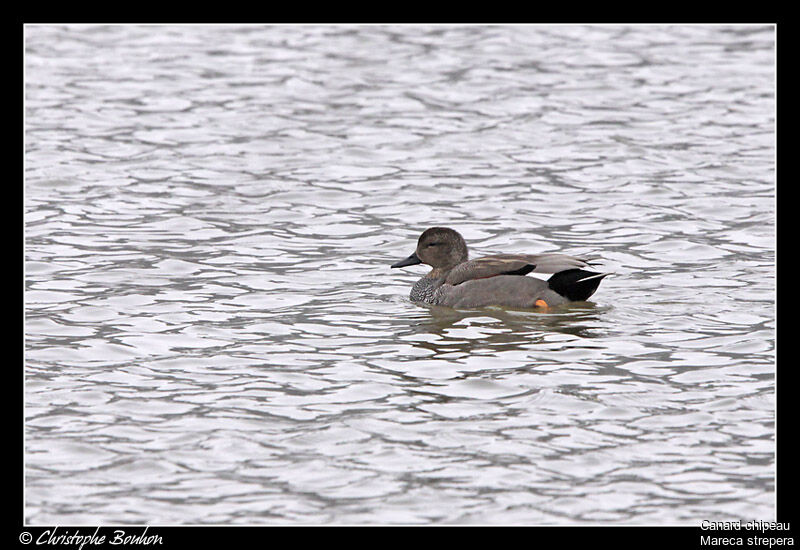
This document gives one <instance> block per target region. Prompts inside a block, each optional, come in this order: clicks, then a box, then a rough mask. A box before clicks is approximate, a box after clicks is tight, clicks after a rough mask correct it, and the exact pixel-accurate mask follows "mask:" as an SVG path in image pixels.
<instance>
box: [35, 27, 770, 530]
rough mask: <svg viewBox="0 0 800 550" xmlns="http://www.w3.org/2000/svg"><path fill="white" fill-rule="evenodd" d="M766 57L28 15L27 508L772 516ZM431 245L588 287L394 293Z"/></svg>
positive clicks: (757, 50) (604, 36)
mask: <svg viewBox="0 0 800 550" xmlns="http://www.w3.org/2000/svg"><path fill="white" fill-rule="evenodd" d="M774 40H775V37H774V30H773V28H772V27H763V26H738V27H726V26H626V27H623V26H594V27H582V26H581V27H578V26H524V25H523V26H498V27H495V26H277V27H264V26H170V27H162V26H68V27H59V26H28V27H26V31H25V46H26V56H25V79H26V81H25V101H26V119H25V123H26V129H25V142H26V154H25V179H26V181H25V260H26V268H25V281H26V292H25V307H26V317H25V338H26V366H25V368H26V378H25V380H26V386H25V390H26V393H25V401H26V408H25V417H26V424H25V428H26V454H25V462H26V464H25V466H26V487H25V506H26V508H25V518H26V522H28V523H33V524H53V523H60V524H96V523H106V524H108V523H111V524H118V523H122V524H130V523H153V524H206V523H218V524H230V523H247V524H271V523H292V524H293V523H305V524H317V523H333V524H351V523H355V524H362V523H371V524H374V523H379V524H387V523H422V524H428V523H472V524H494V523H503V524H584V523H624V524H625V523H627V524H632V523H638V524H642V523H650V524H653V523H658V524H687V525H698V522H699V521H700V520H701V519H713V520H723V519H739V518H741V519H748V520H750V519H762V520H774V519H775V508H774V496H775V495H774V491H775V485H774V467H775V454H774V443H775V437H774V425H775V403H774V391H775V371H774V336H775V332H774V329H775V294H774V292H775V276H774V261H775V252H774V240H775V225H774V224H775V195H774V177H775V171H774V155H775V148H774V131H775V118H774V77H775V68H774V53H775V52H774V48H775V42H774ZM432 225H448V226H451V227H453V228H455V229H457V230H458V231H460V232H461V233H462V234H463V235H464V236H465V238H466V239H467V242H468V243H469V245H470V247H471V250H472V252H473V256H477V255H481V254H488V253H497V252H529V253H537V252H546V251H561V252H566V253H571V254H586V253H594V254H599V255H601V256H602V257H603V258H604V259H605V263H604V265H603V270H606V271H613V272H614V273H615V274H614V276H612V277H608V278H607V279H606V280H605V281H603V283H602V285H601V286H600V288H599V290H598V291H597V293H596V294H595V295H594V297H593V298H592V303H586V304H580V305H574V306H571V307H566V308H563V309H561V310H556V311H554V312H552V313H536V312H524V311H504V310H501V309H484V310H475V311H455V310H449V309H438V308H429V307H421V306H418V305H415V304H413V303H411V302H409V300H408V292H409V290H410V288H411V285H412V284H413V282H414V281H415V280H416V279H417V278H418V277H419V276H420V275H422V273H424V269H421V266H417V267H411V268H407V269H405V270H397V269H394V270H391V269H389V264H391V263H392V262H394V261H396V260H398V259H401V258H404V257H406V256H407V255H408V254H409V253H410V252H412V251H413V248H414V246H415V243H416V239H417V237H418V235H419V233H420V232H421V231H422V230H424V229H425V228H427V227H429V226H432Z"/></svg>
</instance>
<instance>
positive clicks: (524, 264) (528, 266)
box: [445, 253, 590, 285]
mask: <svg viewBox="0 0 800 550" xmlns="http://www.w3.org/2000/svg"><path fill="white" fill-rule="evenodd" d="M589 265H590V262H589V260H588V259H583V258H577V257H575V256H568V255H566V254H558V253H549V254H496V255H494V256H484V257H482V258H477V259H475V260H469V261H466V262H464V263H461V264H459V265H457V266H456V267H454V268H453V269H452V270H451V271H450V273H448V275H447V278H446V279H445V283H446V284H449V285H457V284H460V283H463V282H464V281H469V280H472V279H485V278H486V277H494V276H496V275H527V274H528V273H559V272H561V271H566V270H567V269H580V268H582V267H587V266H589Z"/></svg>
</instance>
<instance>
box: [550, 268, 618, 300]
mask: <svg viewBox="0 0 800 550" xmlns="http://www.w3.org/2000/svg"><path fill="white" fill-rule="evenodd" d="M606 275H608V273H595V272H594V271H586V270H583V269H568V270H566V271H561V272H560V273H556V274H555V275H553V276H552V277H550V278H549V279H548V280H547V284H548V286H550V289H551V290H552V291H553V292H556V293H558V294H560V295H562V296H564V297H566V298H568V299H569V300H571V301H573V302H581V301H583V300H588V299H589V297H590V296H591V295H592V294H594V291H595V290H597V287H598V286H600V281H602V280H603V277H605V276H606Z"/></svg>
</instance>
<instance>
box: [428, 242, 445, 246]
mask: <svg viewBox="0 0 800 550" xmlns="http://www.w3.org/2000/svg"><path fill="white" fill-rule="evenodd" d="M440 244H442V243H428V245H427V246H439V245H440Z"/></svg>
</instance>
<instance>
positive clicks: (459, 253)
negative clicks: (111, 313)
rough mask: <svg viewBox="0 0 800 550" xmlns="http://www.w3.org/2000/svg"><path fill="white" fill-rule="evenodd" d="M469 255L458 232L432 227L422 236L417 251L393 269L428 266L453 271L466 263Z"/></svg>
mask: <svg viewBox="0 0 800 550" xmlns="http://www.w3.org/2000/svg"><path fill="white" fill-rule="evenodd" d="M468 254H469V253H468V252H467V243H465V242H464V237H462V236H461V235H460V234H459V233H458V231H455V230H453V229H450V228H449V227H431V228H430V229H426V230H425V232H424V233H422V235H420V237H419V241H417V250H416V251H415V252H414V253H413V254H412V255H411V256H409V257H408V258H406V259H405V260H400V261H399V262H397V263H394V264H392V267H405V266H407V265H416V264H428V265H429V266H431V267H433V268H434V269H451V268H453V267H455V266H457V265H458V264H460V263H462V262H466V261H467V258H468Z"/></svg>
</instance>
